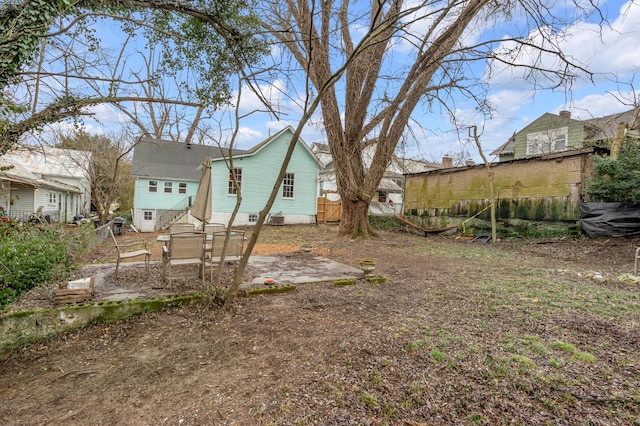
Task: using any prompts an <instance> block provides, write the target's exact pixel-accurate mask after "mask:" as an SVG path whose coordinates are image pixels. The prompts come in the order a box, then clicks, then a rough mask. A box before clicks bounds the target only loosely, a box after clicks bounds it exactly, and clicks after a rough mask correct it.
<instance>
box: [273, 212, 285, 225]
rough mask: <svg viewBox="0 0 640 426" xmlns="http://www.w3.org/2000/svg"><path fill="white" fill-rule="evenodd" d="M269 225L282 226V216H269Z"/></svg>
mask: <svg viewBox="0 0 640 426" xmlns="http://www.w3.org/2000/svg"><path fill="white" fill-rule="evenodd" d="M271 224H272V225H275V226H282V225H284V216H280V215H275V216H271Z"/></svg>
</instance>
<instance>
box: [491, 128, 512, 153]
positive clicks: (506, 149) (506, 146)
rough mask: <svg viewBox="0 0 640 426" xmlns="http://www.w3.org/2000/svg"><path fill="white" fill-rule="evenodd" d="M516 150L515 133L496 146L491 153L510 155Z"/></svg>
mask: <svg viewBox="0 0 640 426" xmlns="http://www.w3.org/2000/svg"><path fill="white" fill-rule="evenodd" d="M515 152H516V136H515V133H514V134H513V136H511V137H510V138H509V140H508V141H506V142H505V143H503V144H502V145H500V146H499V147H498V148H496V149H495V150H494V151H493V152H491V154H490V155H508V154H515Z"/></svg>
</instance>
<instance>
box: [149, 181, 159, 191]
mask: <svg viewBox="0 0 640 426" xmlns="http://www.w3.org/2000/svg"><path fill="white" fill-rule="evenodd" d="M149 192H158V181H157V180H150V181H149Z"/></svg>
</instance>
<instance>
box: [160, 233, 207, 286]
mask: <svg viewBox="0 0 640 426" xmlns="http://www.w3.org/2000/svg"><path fill="white" fill-rule="evenodd" d="M206 237H207V234H205V233H204V232H181V233H177V234H171V235H170V237H169V238H170V239H169V244H168V245H167V246H163V247H162V263H163V264H162V280H163V281H167V280H168V281H169V284H171V280H172V279H173V269H174V268H176V267H180V266H189V265H197V266H198V271H199V274H200V275H199V276H200V277H201V278H202V284H203V285H204V264H205V240H206ZM167 275H168V276H167Z"/></svg>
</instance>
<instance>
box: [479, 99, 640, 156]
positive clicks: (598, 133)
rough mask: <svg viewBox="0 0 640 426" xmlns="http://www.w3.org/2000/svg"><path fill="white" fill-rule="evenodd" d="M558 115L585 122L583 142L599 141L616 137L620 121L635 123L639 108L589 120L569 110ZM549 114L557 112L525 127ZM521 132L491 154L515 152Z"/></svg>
mask: <svg viewBox="0 0 640 426" xmlns="http://www.w3.org/2000/svg"><path fill="white" fill-rule="evenodd" d="M558 115H559V116H560V117H565V118H566V119H567V120H572V121H574V122H579V123H582V124H584V126H585V130H586V132H585V134H586V137H585V139H584V141H583V142H589V141H597V142H599V141H605V140H607V139H611V138H613V137H615V135H616V131H617V129H618V124H619V123H620V122H625V123H630V124H631V123H633V122H634V120H636V117H637V116H638V109H630V110H628V111H624V112H620V113H616V114H610V115H606V116H604V117H596V118H591V119H589V120H577V119H575V118H571V114H570V113H569V112H568V111H562V112H560V114H558ZM549 116H553V117H556V115H555V114H551V113H548V112H547V113H544V114H543V115H541V116H540V117H538V118H537V119H535V120H534V121H532V122H531V123H529V124H528V125H527V126H526V127H525V129H526V128H527V127H529V126H531V125H532V124H533V123H535V122H537V121H539V120H543V119H545V118H546V117H549ZM556 118H557V117H556ZM523 130H524V129H523ZM521 131H522V130H521ZM519 133H520V132H516V133H514V134H513V136H511V137H510V138H509V140H508V141H506V142H505V143H504V144H502V145H500V146H499V147H498V148H496V149H495V150H494V151H493V152H491V155H498V156H499V155H509V154H514V153H515V142H516V138H515V136H516V134H519Z"/></svg>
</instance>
